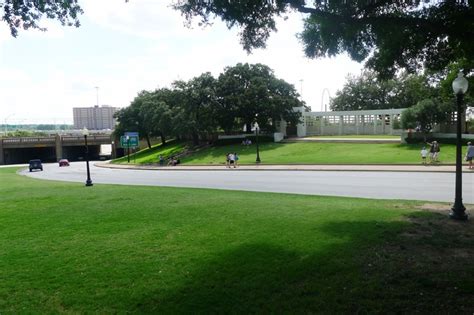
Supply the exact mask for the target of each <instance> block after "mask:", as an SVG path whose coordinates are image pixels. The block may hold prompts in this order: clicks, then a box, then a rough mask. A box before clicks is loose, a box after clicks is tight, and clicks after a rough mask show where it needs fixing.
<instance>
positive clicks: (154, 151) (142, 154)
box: [112, 141, 186, 164]
mask: <svg viewBox="0 0 474 315" xmlns="http://www.w3.org/2000/svg"><path fill="white" fill-rule="evenodd" d="M185 148H186V144H185V143H184V142H177V141H169V142H168V143H167V144H166V145H164V146H162V145H161V144H157V145H154V146H152V148H151V149H149V148H145V149H143V150H141V151H138V152H136V153H131V154H130V163H136V164H150V163H158V161H159V158H158V157H159V155H160V154H161V155H163V157H172V156H174V155H176V154H179V153H181V152H182V151H184V150H185ZM125 154H127V151H126V150H125ZM112 163H115V164H124V163H125V164H126V163H128V156H127V155H125V156H123V157H121V158H118V159H115V160H113V161H112Z"/></svg>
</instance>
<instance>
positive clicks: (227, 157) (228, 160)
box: [225, 153, 230, 168]
mask: <svg viewBox="0 0 474 315" xmlns="http://www.w3.org/2000/svg"><path fill="white" fill-rule="evenodd" d="M225 166H226V167H227V168H230V153H226V155H225Z"/></svg>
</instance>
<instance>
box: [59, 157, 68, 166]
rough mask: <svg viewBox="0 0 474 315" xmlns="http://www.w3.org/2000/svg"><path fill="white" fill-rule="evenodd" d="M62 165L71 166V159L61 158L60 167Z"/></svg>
mask: <svg viewBox="0 0 474 315" xmlns="http://www.w3.org/2000/svg"><path fill="white" fill-rule="evenodd" d="M61 166H69V161H68V160H67V159H60V160H59V167H61Z"/></svg>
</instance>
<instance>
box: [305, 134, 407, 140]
mask: <svg viewBox="0 0 474 315" xmlns="http://www.w3.org/2000/svg"><path fill="white" fill-rule="evenodd" d="M307 138H316V139H317V138H344V139H353V138H356V139H397V140H400V136H392V135H340V136H338V135H334V136H310V137H307Z"/></svg>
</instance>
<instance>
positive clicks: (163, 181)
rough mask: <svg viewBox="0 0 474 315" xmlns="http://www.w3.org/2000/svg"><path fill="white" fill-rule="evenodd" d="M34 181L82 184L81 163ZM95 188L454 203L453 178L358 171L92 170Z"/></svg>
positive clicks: (468, 196) (472, 200) (473, 186)
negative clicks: (138, 187)
mask: <svg viewBox="0 0 474 315" xmlns="http://www.w3.org/2000/svg"><path fill="white" fill-rule="evenodd" d="M20 173H21V174H23V175H27V176H31V177H33V178H39V179H47V180H60V181H70V182H85V180H86V166H85V163H84V162H76V163H71V166H69V167H61V168H60V167H58V165H57V164H56V163H54V164H44V171H43V172H32V173H29V172H28V170H27V169H26V170H24V171H21V172H20ZM91 178H92V181H93V183H94V184H99V183H100V184H123V185H147V186H172V187H197V188H216V189H228V190H247V191H265V192H278V193H296V194H307V195H327V196H349V197H365V198H377V199H409V200H432V201H444V202H452V201H453V200H454V179H455V174H454V173H429V172H424V173H417V172H373V171H372V172H361V171H283V170H278V171H273V170H266V171H249V170H246V171H242V170H238V169H237V170H234V169H224V170H220V171H219V170H216V171H176V170H128V169H109V168H101V167H95V166H94V165H93V164H92V163H91ZM463 198H464V202H465V203H469V204H474V173H468V174H463Z"/></svg>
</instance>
